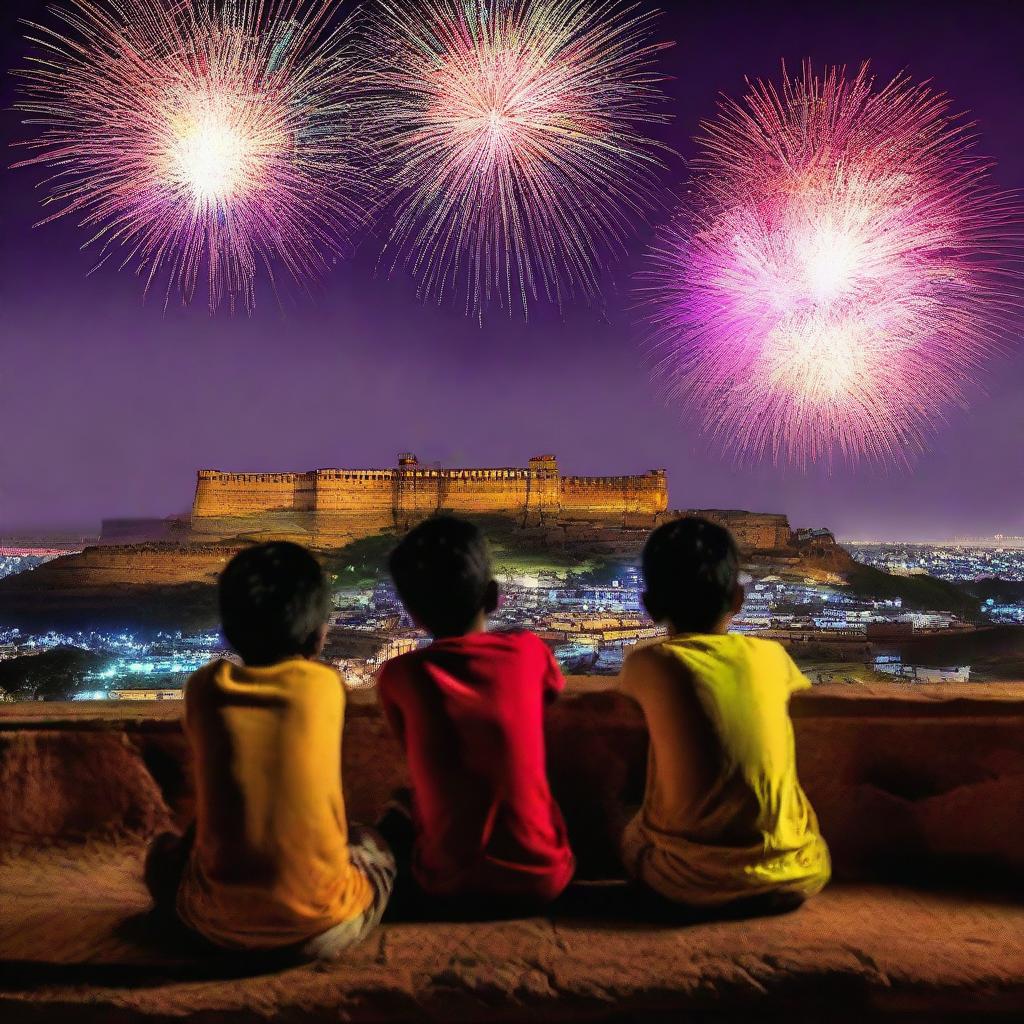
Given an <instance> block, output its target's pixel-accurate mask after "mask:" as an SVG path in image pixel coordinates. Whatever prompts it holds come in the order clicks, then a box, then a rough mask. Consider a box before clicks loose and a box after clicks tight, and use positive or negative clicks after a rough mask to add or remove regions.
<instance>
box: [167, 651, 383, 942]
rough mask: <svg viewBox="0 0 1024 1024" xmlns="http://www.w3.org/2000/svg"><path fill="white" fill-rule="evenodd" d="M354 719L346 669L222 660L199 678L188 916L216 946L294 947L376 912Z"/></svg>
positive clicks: (182, 900)
mask: <svg viewBox="0 0 1024 1024" xmlns="http://www.w3.org/2000/svg"><path fill="white" fill-rule="evenodd" d="M344 713H345V693H344V689H343V687H342V684H341V679H340V678H339V676H338V674H337V672H335V671H334V670H333V669H331V668H328V667H327V666H326V665H323V664H318V663H315V662H311V661H306V660H303V659H294V660H289V661H285V662H281V663H280V664H277V665H271V666H268V667H265V668H249V667H239V666H237V665H233V664H231V663H230V662H228V661H217V662H214V663H213V664H211V665H207V666H206V667H205V668H202V669H200V670H199V671H198V672H196V673H195V675H193V676H192V678H191V679H190V680H189V682H188V686H187V688H186V691H185V731H186V733H187V735H188V739H189V743H190V745H191V748H192V757H193V764H194V768H195V784H196V839H195V845H194V847H193V850H192V853H191V857H190V861H189V864H188V866H187V868H186V870H185V875H184V877H183V879H182V884H181V887H180V888H179V890H178V913H179V915H180V916H181V918H182V920H184V921H185V923H186V924H188V925H189V926H191V927H192V928H194V929H195V930H196V931H198V932H199V933H201V934H202V935H205V936H206V937H207V938H208V939H210V940H211V941H213V942H216V943H218V944H219V945H223V946H229V947H241V948H256V949H261V948H275V947H280V946H286V945H290V944H292V943H295V942H301V941H303V940H306V939H309V938H311V937H312V936H314V935H318V934H320V933H321V932H324V931H326V930H327V929H329V928H332V927H333V926H334V925H337V924H341V923H342V922H344V921H349V920H352V919H353V918H355V917H357V916H358V915H359V914H361V913H362V912H363V911H364V910H365V909H366V908H367V907H368V906H369V904H370V900H371V890H370V884H369V882H368V881H367V879H366V877H365V876H364V875H363V874H362V872H360V871H359V870H358V869H357V868H355V867H354V866H353V865H352V864H351V863H350V861H349V852H348V823H347V821H346V818H345V803H344V800H343V798H342V790H341V733H342V723H343V721H344Z"/></svg>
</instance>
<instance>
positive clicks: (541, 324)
mask: <svg viewBox="0 0 1024 1024" xmlns="http://www.w3.org/2000/svg"><path fill="white" fill-rule="evenodd" d="M663 6H665V7H670V8H671V9H672V10H673V11H674V12H676V13H673V14H672V15H671V16H667V17H665V18H664V19H663V28H664V34H665V36H666V37H668V38H674V39H675V40H676V41H677V43H678V45H677V47H676V48H675V49H674V50H672V51H670V52H669V54H668V55H667V57H666V58H665V61H664V67H665V70H666V72H667V73H668V74H671V75H674V76H675V80H674V81H672V82H670V83H668V89H669V90H670V91H671V93H672V95H673V101H672V104H671V109H672V110H673V112H674V114H675V123H674V125H673V126H672V127H671V128H670V129H668V130H667V131H666V132H665V133H664V135H665V136H666V137H667V138H669V139H670V140H671V141H672V143H673V144H674V145H675V146H676V147H677V148H678V149H679V150H680V151H681V153H682V154H683V155H684V156H687V155H692V153H693V152H694V147H693V144H692V142H691V141H690V140H691V137H692V135H693V134H694V133H695V131H696V128H697V122H698V120H699V119H700V118H701V117H707V116H711V115H712V114H713V113H714V104H715V98H716V94H717V93H718V92H720V91H726V92H730V93H740V92H742V90H743V77H744V75H749V76H752V77H753V76H777V74H778V69H779V61H780V59H781V58H783V57H784V58H785V59H786V60H787V62H788V63H790V64H792V65H793V66H797V65H798V64H799V62H800V60H801V58H803V57H806V56H809V57H811V58H812V59H813V60H814V61H815V63H816V64H817V65H818V66H820V65H821V64H823V63H825V62H835V63H848V64H851V65H855V64H857V63H859V62H860V61H861V60H862V59H864V58H871V59H872V62H873V66H874V69H875V71H876V72H877V74H878V75H879V76H880V77H889V76H891V75H892V74H894V73H895V72H897V71H899V70H901V69H903V68H906V69H907V70H908V71H909V72H910V73H911V74H912V75H913V76H914V77H916V78H931V79H933V80H934V82H935V84H936V86H937V87H938V88H941V89H943V90H945V91H947V92H949V93H950V94H951V95H952V96H953V98H954V100H955V103H956V105H957V106H958V108H961V109H965V110H969V111H971V113H972V116H973V118H974V119H975V120H976V121H977V123H978V129H979V131H980V133H981V143H980V146H981V148H982V149H983V151H984V152H986V153H988V154H990V155H991V156H993V157H994V158H995V159H996V160H997V161H998V167H997V170H996V180H997V182H998V183H999V185H1001V186H1003V187H1007V188H1019V187H1022V186H1024V127H1022V120H1021V108H1022V106H1024V61H1022V59H1021V55H1022V54H1024V18H1021V16H1020V8H1019V2H1018V0H1005V2H997V0H972V2H971V3H966V2H962V0H959V2H957V0H950V2H945V3H943V2H939V0H927V2H918V0H893V2H887V3H857V4H850V5H849V6H847V5H843V4H838V3H829V2H828V0H817V2H814V3H785V2H783V0H777V2H775V3H771V4H768V3H759V4H753V3H739V2H728V0H722V2H719V3H715V4H709V3H703V4H692V5H691V4H683V3H679V2H676V0H673V2H672V3H668V2H666V0H663ZM690 7H692V8H694V13H686V14H683V13H679V12H680V10H684V9H687V8H690ZM42 8H43V4H42V3H34V2H27V0H13V2H10V0H9V2H8V3H5V4H4V5H3V13H2V15H0V17H2V18H3V19H4V21H3V56H4V61H3V63H4V65H5V66H8V67H9V66H11V65H12V64H14V63H16V61H17V59H18V55H19V53H20V52H21V50H22V43H21V42H20V39H19V32H18V29H17V27H16V26H15V25H14V19H15V17H16V16H19V15H21V16H25V15H28V14H30V13H31V12H33V11H40V12H41V11H42ZM11 98H12V94H11V82H10V80H7V81H5V82H4V83H3V107H4V108H5V109H4V112H3V115H2V116H3V133H4V143H5V144H6V142H7V141H8V140H9V138H11V137H16V136H18V135H19V134H20V133H21V132H22V129H21V128H20V126H19V124H18V118H17V115H15V114H13V113H12V112H11V111H10V110H9V109H7V108H9V106H10V103H11ZM10 159H13V155H12V156H11V157H10ZM6 162H9V161H6ZM0 175H2V187H0V218H2V220H0V356H2V358H0V438H2V442H0V533H3V532H11V531H13V530H17V529H22V528H26V527H43V526H47V527H49V526H89V527H95V526H96V525H98V521H99V519H100V518H101V517H103V516H150V515H164V514H169V513H174V512H180V511H183V510H184V509H186V508H187V507H188V505H189V502H190V500H191V496H192V490H193V485H194V475H195V470H196V469H197V468H199V467H201V466H208V467H216V468H221V469H225V470H300V469H307V468H314V467H320V466H354V467H369V466H390V465H393V464H394V460H395V453H396V452H398V451H400V450H411V451H415V452H417V453H418V454H419V456H420V458H421V459H422V460H429V461H434V460H440V461H442V462H443V463H445V464H449V465H459V464H467V465H496V466H500V465H523V464H525V462H526V459H527V458H528V457H529V456H531V455H534V454H537V453H539V452H542V451H553V452H556V453H557V454H558V456H559V459H560V461H561V464H562V466H563V467H564V469H565V470H566V471H568V472H574V473H601V474H604V473H608V474H611V473H625V472H632V471H641V470H644V469H647V468H650V467H655V466H663V467H665V468H667V470H668V472H669V480H670V484H671V491H672V494H671V500H672V504H673V505H674V506H677V507H732V508H748V509H755V510H762V511H780V512H785V513H787V514H788V515H789V516H790V519H791V521H792V522H793V523H794V525H825V526H829V527H831V528H833V529H834V530H835V531H836V532H837V533H838V534H840V535H841V536H844V537H852V538H856V537H877V536H892V537H907V538H931V537H948V536H952V535H954V534H972V535H980V534H991V533H994V532H1005V533H1024V443H1022V442H1024V400H1022V395H1024V346H1022V347H1020V348H1019V349H1018V351H1017V352H1016V354H1015V355H1014V356H1012V357H1007V358H1004V359H1001V360H998V361H996V362H994V363H993V364H992V365H991V367H990V370H989V373H988V374H987V378H986V381H985V383H986V388H987V391H988V396H987V397H982V398H979V400H977V401H976V402H975V404H974V406H973V408H972V409H971V410H970V411H969V412H966V413H957V414H953V415H952V417H951V419H950V422H949V425H948V427H947V428H946V429H945V430H944V431H943V432H942V433H941V434H940V436H939V437H938V438H937V439H936V440H935V442H934V445H933V448H932V450H931V452H930V453H929V454H927V455H926V456H924V457H923V458H921V459H919V460H918V462H917V464H916V466H915V467H914V469H913V471H912V472H904V471H897V470H889V471H883V470H879V469H869V468H862V469H859V470H851V469H848V468H844V467H843V466H842V465H837V466H835V467H834V468H833V470H832V473H831V475H829V474H828V473H826V472H824V471H820V472H816V471H811V472H808V473H800V472H797V471H795V470H779V469H776V468H773V467H771V466H763V467H755V468H750V467H736V466H734V465H733V464H731V463H730V462H729V461H728V460H727V459H724V458H721V457H719V456H718V455H717V454H716V453H715V452H714V451H712V450H709V445H708V444H707V442H706V441H705V440H704V439H703V438H702V437H701V436H700V435H699V434H698V433H697V431H696V430H695V428H694V427H693V425H692V424H691V423H690V422H689V421H688V420H687V419H686V416H685V410H681V409H678V408H674V407H671V406H669V405H667V404H666V402H665V400H664V399H663V398H662V396H661V395H660V394H659V393H658V392H657V391H656V390H655V389H653V388H652V387H651V386H650V384H649V368H648V366H647V364H646V363H645V361H644V359H643V358H642V355H641V352H640V344H639V343H640V338H641V332H640V330H639V329H638V327H637V325H636V322H635V320H636V316H635V313H633V312H631V310H630V305H631V303H630V299H629V288H630V274H631V273H632V272H633V271H634V270H635V269H636V268H637V266H638V265H639V261H638V259H637V257H638V255H639V254H640V253H642V252H643V249H644V246H645V243H646V241H647V239H648V237H649V233H648V232H642V233H641V234H640V235H639V236H638V238H637V240H636V242H635V245H634V246H633V255H632V257H631V260H630V261H628V262H627V263H626V264H624V265H622V266H620V267H619V268H618V270H617V272H616V274H615V290H614V291H610V292H609V294H608V297H607V308H606V309H604V310H595V309H588V308H586V307H585V306H578V307H574V308H570V309H567V310H566V311H565V312H564V314H562V315H559V314H558V313H557V311H554V310H551V309H545V308H543V307H538V308H536V309H535V312H534V315H533V318H532V319H531V322H530V323H529V324H525V323H523V322H522V321H521V320H512V321H509V320H507V319H503V318H502V317H501V316H500V315H496V316H493V317H492V318H491V319H489V320H488V321H487V322H486V324H485V326H484V328H483V329H481V328H480V327H479V326H478V325H477V324H476V322H475V321H470V320H466V319H465V318H464V317H463V316H461V315H460V314H459V312H458V311H457V310H456V309H454V308H442V309H439V308H437V307H436V306H423V305H420V304H419V303H418V302H417V300H416V299H415V296H414V294H413V287H412V284H411V282H410V281H409V280H408V279H407V278H406V277H405V276H404V275H403V274H401V273H399V274H396V276H395V277H394V278H393V279H392V280H390V281H388V280H386V279H384V278H382V277H381V276H380V275H377V274H375V256H376V251H377V250H376V241H375V240H374V239H372V238H371V239H369V240H368V241H367V243H366V244H365V245H364V247H363V249H362V251H361V253H360V254H359V255H358V256H357V258H356V259H355V260H353V261H351V262H349V263H347V264H343V265H341V266H339V267H338V268H337V269H336V271H335V272H334V273H333V274H332V275H331V276H330V278H329V279H328V280H327V281H326V282H325V283H324V285H323V287H322V288H321V289H320V291H319V293H318V294H317V295H316V298H315V301H310V300H303V299H296V300H295V302H294V303H291V304H289V306H288V308H287V312H286V315H285V316H284V317H282V315H281V314H280V312H279V311H278V310H277V308H276V307H275V305H274V304H273V302H272V301H269V300H268V299H267V297H266V296H265V295H263V296H261V297H260V298H261V304H260V307H259V309H258V310H257V312H256V315H255V316H254V317H253V318H252V319H248V318H246V317H245V316H244V315H243V316H236V317H235V318H234V319H231V318H230V317H229V316H228V315H227V314H226V313H225V314H220V315H218V316H217V317H216V318H212V319H211V318H210V316H209V315H208V313H207V312H206V308H205V305H204V303H203V302H202V301H200V302H198V303H197V304H196V305H195V306H194V307H193V308H191V309H188V310H181V309H172V310H171V311H170V312H168V313H167V314H164V313H163V312H162V308H161V303H160V301H159V300H158V299H151V300H149V301H148V302H147V303H145V304H143V302H142V299H141V288H140V284H139V281H138V280H137V279H136V278H135V277H134V276H133V275H132V274H131V273H130V272H122V273H117V272H115V270H114V269H113V268H112V267H111V266H109V265H108V266H107V267H104V268H102V269H101V270H100V271H98V272H97V273H96V274H95V275H94V276H92V277H90V278H88V279H87V278H86V276H85V275H86V272H87V271H88V270H89V269H90V267H91V266H92V262H93V257H92V255H91V254H90V253H89V252H81V251H79V248H78V247H79V245H80V244H81V242H82V241H84V235H83V234H82V233H80V232H79V231H78V230H77V229H75V228H74V226H73V225H72V224H71V223H66V224H59V225H56V226H55V225H50V226H47V227H44V228H38V229H35V230H33V229H32V228H31V224H32V222H33V221H34V220H35V219H36V218H37V217H38V216H39V207H38V205H37V202H38V198H39V193H38V192H36V191H35V186H36V183H37V181H38V179H39V175H38V173H35V172H33V171H32V170H20V171H12V170H7V169H6V168H4V169H2V170H0ZM685 176H686V172H685V168H684V167H683V166H682V165H681V164H677V165H676V166H674V167H673V169H672V171H671V174H670V175H669V176H668V177H667V179H666V180H667V183H668V184H669V185H671V186H672V187H673V188H674V189H678V188H679V187H680V186H681V185H682V184H683V182H684V181H685ZM1022 333H1024V332H1022Z"/></svg>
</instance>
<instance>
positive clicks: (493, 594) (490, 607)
mask: <svg viewBox="0 0 1024 1024" xmlns="http://www.w3.org/2000/svg"><path fill="white" fill-rule="evenodd" d="M497 608H498V581H497V580H491V582H490V583H488V584H487V589H486V590H485V591H484V604H483V609H484V614H486V615H490V614H491V613H492V612H494V611H496V610H497Z"/></svg>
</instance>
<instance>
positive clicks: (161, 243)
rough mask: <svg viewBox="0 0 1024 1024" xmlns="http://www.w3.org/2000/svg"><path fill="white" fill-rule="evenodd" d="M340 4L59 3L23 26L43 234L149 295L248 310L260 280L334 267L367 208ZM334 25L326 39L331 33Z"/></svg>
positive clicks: (228, 0) (25, 98)
mask: <svg viewBox="0 0 1024 1024" xmlns="http://www.w3.org/2000/svg"><path fill="white" fill-rule="evenodd" d="M339 3H340V0H265V2H254V0H225V2H223V3H218V2H215V0H157V2H153V0H73V3H72V6H71V7H69V8H67V9H54V10H53V12H52V13H53V16H54V17H55V18H57V19H59V20H60V22H61V24H60V25H59V26H57V27H47V26H44V25H32V26H31V29H32V35H30V37H29V38H30V41H31V42H33V43H35V44H36V45H37V46H38V47H39V51H38V55H37V56H35V57H33V58H31V59H30V60H29V61H28V63H27V65H26V66H25V67H23V68H22V69H20V70H19V71H18V72H17V74H18V75H19V76H20V79H21V85H22V97H21V98H20V100H19V102H18V103H17V107H18V109H19V110H21V111H22V112H24V113H25V114H26V115H28V117H27V118H26V121H25V123H26V124H28V125H31V126H33V127H34V128H35V129H36V130H37V134H36V135H35V137H34V138H32V139H29V140H26V141H24V142H22V143H20V145H22V146H25V147H28V148H29V149H31V150H33V151H34V152H33V155H32V156H30V157H29V158H27V159H24V160H22V161H20V163H18V164H16V165H15V166H28V165H42V166H44V167H46V168H48V169H49V170H50V171H51V172H52V173H51V174H50V176H49V177H48V179H47V181H46V185H47V191H48V196H47V198H46V200H45V204H46V205H49V206H53V207H55V210H54V212H52V213H50V214H49V216H47V217H46V218H45V219H44V220H43V221H41V222H40V223H47V222H49V221H52V220H55V219H56V218H58V217H63V216H72V217H75V218H77V219H78V221H79V224H80V225H81V226H82V227H85V228H86V229H88V230H89V232H90V237H89V240H88V242H87V243H86V244H90V243H93V244H98V245H99V247H100V249H101V256H100V259H99V261H98V264H102V263H103V262H105V261H106V260H107V259H109V258H110V257H111V256H114V255H115V254H116V258H117V259H118V261H119V263H120V266H121V267H122V268H123V267H125V266H129V265H132V266H134V268H135V269H136V270H137V271H138V273H139V274H140V275H141V276H142V277H143V278H144V280H145V282H146V289H147V290H148V289H149V288H150V287H151V286H152V285H153V283H154V281H156V280H157V279H158V278H164V277H165V278H166V294H165V305H166V302H167V301H168V300H169V299H170V295H171V293H172V291H174V290H175V289H177V290H178V291H179V292H180V294H181V297H182V299H183V300H184V301H186V302H188V301H190V300H191V299H192V297H193V295H194V293H195V290H196V284H197V280H198V279H199V277H200V276H201V274H202V273H203V272H204V270H205V275H206V278H207V284H208V296H209V305H210V310H211V312H212V311H214V310H215V309H216V308H217V307H218V306H220V305H221V303H223V302H227V304H228V305H229V306H230V307H231V308H232V309H234V308H235V306H236V305H242V306H244V307H245V308H246V309H248V310H249V311H251V310H252V307H253V302H254V289H255V282H256V278H257V275H258V274H259V272H260V271H261V270H262V271H264V272H265V273H266V276H267V279H268V280H269V281H270V283H271V284H272V285H273V286H274V287H275V289H276V283H275V268H284V269H285V270H286V271H287V273H288V274H289V275H290V276H291V277H292V278H294V279H295V280H296V281H298V282H300V283H302V284H307V283H308V281H309V280H310V279H313V278H315V277H317V276H319V275H320V274H322V273H323V272H324V271H325V270H326V269H327V267H328V266H329V265H330V263H331V262H332V261H333V260H335V259H336V258H337V257H338V256H339V255H343V254H345V252H346V251H347V250H348V248H349V245H350V241H351V239H352V238H353V236H354V233H355V232H356V231H357V230H358V229H359V227H360V226H361V225H362V224H363V223H364V221H365V219H366V212H365V211H366V210H367V208H368V206H369V197H370V194H371V189H370V186H369V184H368V182H367V179H366V175H365V174H364V172H363V170H362V169H361V168H362V167H363V166H365V164H366V159H365V157H366V154H365V153H364V142H363V134H364V133H362V132H361V131H360V130H359V129H358V125H357V122H358V120H359V118H358V113H359V108H360V101H358V100H357V99H355V98H354V96H355V95H356V94H355V93H354V92H353V88H352V84H353V78H354V76H355V72H354V67H353V58H352V54H351V46H350V36H349V31H348V28H347V22H343V23H342V24H340V25H339V24H337V19H336V17H335V15H336V12H337V10H338V7H339ZM332 26H333V27H332Z"/></svg>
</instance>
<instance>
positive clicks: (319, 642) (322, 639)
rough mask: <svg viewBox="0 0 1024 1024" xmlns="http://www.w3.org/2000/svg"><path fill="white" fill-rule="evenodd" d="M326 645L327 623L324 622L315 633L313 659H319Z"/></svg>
mask: <svg viewBox="0 0 1024 1024" xmlns="http://www.w3.org/2000/svg"><path fill="white" fill-rule="evenodd" d="M326 643H327V623H326V622H325V623H324V624H323V625H322V626H321V627H320V628H319V629H318V630H317V631H316V636H315V638H314V640H313V657H314V658H319V657H320V655H321V654H323V653H324V644H326Z"/></svg>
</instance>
